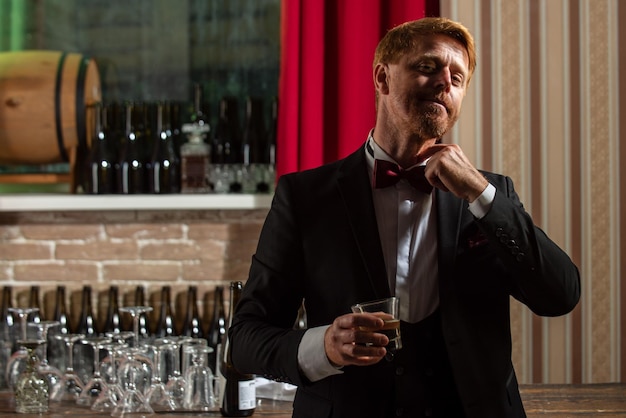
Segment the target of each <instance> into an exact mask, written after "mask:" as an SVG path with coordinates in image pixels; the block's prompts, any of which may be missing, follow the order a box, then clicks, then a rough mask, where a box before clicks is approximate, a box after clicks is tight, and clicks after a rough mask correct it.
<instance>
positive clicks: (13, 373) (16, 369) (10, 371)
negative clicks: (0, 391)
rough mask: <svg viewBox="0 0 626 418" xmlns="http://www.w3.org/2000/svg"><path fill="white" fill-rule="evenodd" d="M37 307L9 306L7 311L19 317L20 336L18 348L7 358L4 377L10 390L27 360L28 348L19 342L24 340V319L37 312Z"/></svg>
mask: <svg viewBox="0 0 626 418" xmlns="http://www.w3.org/2000/svg"><path fill="white" fill-rule="evenodd" d="M38 311H39V308H9V312H12V313H15V314H17V315H18V317H19V324H20V336H19V337H18V347H19V348H18V349H17V351H15V352H14V353H13V354H12V355H11V357H10V358H9V362H8V364H7V370H6V379H7V382H8V385H9V388H11V390H15V384H16V383H17V378H18V377H19V375H20V374H21V373H22V372H23V371H24V370H25V369H26V362H27V361H28V350H27V349H26V348H25V347H23V346H22V345H21V344H19V341H26V340H27V334H26V319H27V318H28V315H29V314H31V313H33V312H38Z"/></svg>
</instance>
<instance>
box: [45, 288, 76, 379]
mask: <svg viewBox="0 0 626 418" xmlns="http://www.w3.org/2000/svg"><path fill="white" fill-rule="evenodd" d="M67 312H68V311H67V305H66V303H65V286H63V285H59V286H57V290H56V297H55V302H54V314H53V315H52V319H53V320H55V321H59V326H58V327H52V328H50V330H49V331H48V337H49V338H48V339H49V343H48V344H49V345H48V352H49V355H48V358H49V361H50V364H52V365H53V366H55V367H56V368H58V369H59V370H65V368H66V364H65V362H66V358H67V353H66V350H67V348H66V347H65V343H64V342H63V341H61V340H59V339H57V338H56V337H55V336H56V335H60V334H69V333H70V332H71V331H72V329H71V324H70V319H69V315H68V313H67Z"/></svg>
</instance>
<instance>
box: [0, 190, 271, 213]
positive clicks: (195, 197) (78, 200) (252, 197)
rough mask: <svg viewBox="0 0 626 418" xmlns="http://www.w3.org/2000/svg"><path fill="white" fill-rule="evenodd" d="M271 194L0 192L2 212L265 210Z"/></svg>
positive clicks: (269, 203)
mask: <svg viewBox="0 0 626 418" xmlns="http://www.w3.org/2000/svg"><path fill="white" fill-rule="evenodd" d="M272 197H273V195H271V194H170V195H153V194H140V195H117V194H112V195H83V194H54V193H41V194H27V193H24V194H19V193H17V194H0V212H27V211H78V210H82V211H86V210H87V211H88V210H94V211H96V210H97V211H103V210H205V209H212V210H219V209H225V210H229V209H265V208H269V207H270V205H271V203H272Z"/></svg>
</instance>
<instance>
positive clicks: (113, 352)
mask: <svg viewBox="0 0 626 418" xmlns="http://www.w3.org/2000/svg"><path fill="white" fill-rule="evenodd" d="M126 347H128V344H126V343H125V342H124V339H121V341H120V340H118V341H112V342H110V343H108V344H105V345H104V346H103V348H104V349H105V350H107V351H108V352H109V355H108V358H109V365H110V377H109V379H108V381H107V385H106V386H105V388H104V390H103V391H102V392H101V393H100V395H99V396H98V398H97V399H96V400H95V401H94V403H93V405H91V409H92V410H93V411H98V412H112V411H113V410H114V409H115V406H116V405H117V404H118V403H120V402H121V401H122V398H123V397H124V392H123V391H122V388H121V387H120V385H119V383H118V379H117V367H116V365H117V352H118V351H119V350H120V349H123V348H126Z"/></svg>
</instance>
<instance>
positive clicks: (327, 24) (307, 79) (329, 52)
mask: <svg viewBox="0 0 626 418" xmlns="http://www.w3.org/2000/svg"><path fill="white" fill-rule="evenodd" d="M438 14H439V1H438V0H282V4H281V57H280V58H281V63H280V67H281V69H280V80H279V93H278V96H279V115H278V138H277V144H276V149H277V157H276V161H277V174H278V176H280V175H282V174H285V173H289V172H293V171H300V170H304V169H307V168H313V167H317V166H319V165H321V164H323V163H326V162H330V161H334V160H336V159H338V158H342V157H344V156H346V155H347V154H349V153H350V152H352V151H354V150H355V149H356V148H357V147H358V146H359V145H361V144H362V143H363V141H364V140H365V138H366V136H367V133H368V132H369V130H370V129H371V128H372V127H373V126H374V121H375V116H376V115H375V108H374V84H373V81H372V60H373V58H374V49H375V48H376V44H377V43H378V41H379V40H380V38H381V37H382V36H383V35H384V34H385V32H386V31H387V30H389V29H390V28H392V27H393V26H395V25H397V24H399V23H402V22H404V21H407V20H413V19H418V18H420V17H423V16H426V15H429V16H435V15H438Z"/></svg>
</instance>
